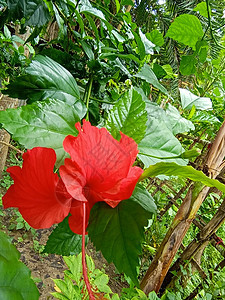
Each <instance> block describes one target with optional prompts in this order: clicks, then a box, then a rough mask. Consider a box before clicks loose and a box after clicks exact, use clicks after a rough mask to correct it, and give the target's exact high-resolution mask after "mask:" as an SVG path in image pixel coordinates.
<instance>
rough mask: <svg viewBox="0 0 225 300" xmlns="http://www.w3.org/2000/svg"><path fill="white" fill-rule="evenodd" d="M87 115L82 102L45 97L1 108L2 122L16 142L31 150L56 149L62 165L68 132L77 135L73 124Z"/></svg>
mask: <svg viewBox="0 0 225 300" xmlns="http://www.w3.org/2000/svg"><path fill="white" fill-rule="evenodd" d="M84 114H85V109H84V108H83V105H82V103H81V102H80V101H77V102H76V103H75V104H74V105H72V106H71V105H68V104H66V103H64V102H62V101H59V100H46V101H43V102H35V103H33V104H31V105H26V106H23V107H20V108H18V109H7V110H6V111H0V122H1V123H2V125H3V127H4V128H5V129H6V130H7V131H9V132H10V133H11V134H12V135H13V138H14V139H15V140H16V141H18V142H19V143H20V144H22V145H24V146H25V147H26V148H28V149H30V148H33V147H37V146H39V147H49V148H53V149H54V150H55V151H56V154H57V165H60V164H62V163H63V160H64V158H65V156H66V153H65V151H64V149H63V145H62V143H63V140H64V138H65V137H66V136H67V135H69V134H71V135H77V130H76V129H75V127H74V125H75V123H76V122H79V121H80V119H81V118H82V117H83V116H84Z"/></svg>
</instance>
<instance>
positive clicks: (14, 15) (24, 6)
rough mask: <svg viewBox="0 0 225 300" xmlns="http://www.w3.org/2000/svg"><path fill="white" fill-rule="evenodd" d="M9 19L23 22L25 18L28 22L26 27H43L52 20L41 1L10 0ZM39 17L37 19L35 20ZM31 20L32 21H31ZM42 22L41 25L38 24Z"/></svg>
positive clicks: (8, 4) (8, 3)
mask: <svg viewBox="0 0 225 300" xmlns="http://www.w3.org/2000/svg"><path fill="white" fill-rule="evenodd" d="M7 6H8V19H9V20H10V21H13V20H17V19H18V20H21V19H23V18H25V19H26V20H28V23H29V24H28V23H26V25H33V26H36V25H38V26H42V25H43V24H46V22H48V21H49V19H50V14H49V12H48V9H47V6H46V4H45V3H44V2H43V1H41V0H32V1H28V0H8V1H7ZM34 16H36V17H37V19H35V18H34ZM30 18H31V20H29V19H30ZM38 22H40V23H38Z"/></svg>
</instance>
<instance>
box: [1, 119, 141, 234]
mask: <svg viewBox="0 0 225 300" xmlns="http://www.w3.org/2000/svg"><path fill="white" fill-rule="evenodd" d="M75 126H76V128H77V130H78V131H79V134H78V136H77V137H74V136H67V137H66V138H65V140H64V142H63V146H64V149H65V151H66V152H68V153H69V154H70V158H66V159H65V163H64V165H63V166H61V167H60V168H59V173H60V177H61V178H59V176H58V175H57V174H55V173H53V169H54V165H55V161H56V154H55V151H54V150H53V149H48V148H41V147H36V148H33V149H32V150H28V151H27V152H26V153H25V154H24V155H23V166H22V168H20V167H18V166H14V167H10V168H8V170H7V172H9V173H10V175H11V177H12V179H13V180H14V184H13V185H12V186H11V187H10V188H9V190H8V191H7V193H6V194H5V196H4V197H3V205H4V208H8V207H18V208H19V211H20V213H21V214H22V216H23V218H24V219H25V220H26V221H27V222H28V223H29V224H30V226H31V227H33V228H48V227H50V226H52V225H53V224H55V223H59V222H61V221H62V220H63V219H64V218H65V217H66V216H67V215H68V214H69V213H70V214H71V216H70V217H69V225H70V228H71V230H72V231H74V232H75V233H77V234H82V228H83V216H84V211H83V207H84V206H83V204H84V203H85V208H86V212H85V214H86V218H85V219H86V224H85V226H86V227H87V224H88V219H89V214H90V210H91V208H92V206H93V205H94V204H95V203H96V202H99V201H105V202H106V203H107V204H108V205H110V206H111V207H113V208H114V207H116V206H117V205H118V203H119V202H120V201H121V200H124V199H128V198H129V197H130V196H131V195H132V192H133V190H134V188H135V185H136V183H137V181H138V179H139V177H140V175H141V174H142V172H143V170H142V169H141V168H139V167H132V165H133V163H134V161H135V159H136V156H137V153H138V150H137V144H136V143H135V141H134V140H133V139H131V138H129V137H127V136H126V135H124V134H123V133H121V139H120V141H117V140H115V139H114V138H113V137H112V136H111V135H110V133H109V132H108V131H107V130H106V129H105V128H101V129H99V128H97V127H94V126H91V124H90V122H88V121H84V122H83V127H82V128H81V125H80V123H77V124H76V125H75Z"/></svg>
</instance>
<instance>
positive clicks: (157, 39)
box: [146, 29, 164, 47]
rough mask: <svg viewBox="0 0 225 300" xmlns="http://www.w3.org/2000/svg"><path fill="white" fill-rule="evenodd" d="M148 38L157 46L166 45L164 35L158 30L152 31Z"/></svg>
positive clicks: (147, 35)
mask: <svg viewBox="0 0 225 300" xmlns="http://www.w3.org/2000/svg"><path fill="white" fill-rule="evenodd" d="M146 37H147V38H148V39H149V40H150V41H151V42H152V43H153V44H155V45H156V46H159V47H161V46H162V45H163V44H164V39H163V35H162V33H161V32H159V31H158V30H157V29H155V30H152V31H151V32H149V33H146Z"/></svg>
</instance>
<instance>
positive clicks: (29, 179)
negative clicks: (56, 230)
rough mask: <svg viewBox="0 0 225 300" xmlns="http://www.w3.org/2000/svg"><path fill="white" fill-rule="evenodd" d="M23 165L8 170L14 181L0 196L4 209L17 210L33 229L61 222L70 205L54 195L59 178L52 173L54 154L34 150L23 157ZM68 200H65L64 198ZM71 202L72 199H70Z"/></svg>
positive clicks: (45, 150)
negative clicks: (16, 208)
mask: <svg viewBox="0 0 225 300" xmlns="http://www.w3.org/2000/svg"><path fill="white" fill-rule="evenodd" d="M23 160H24V161H23V166H22V169H21V168H20V167H11V168H9V169H8V170H7V172H9V173H10V175H11V177H12V178H13V180H14V184H13V185H12V186H11V187H10V188H9V190H8V191H7V193H6V194H5V196H4V197H3V205H4V208H8V207H18V208H19V211H20V212H21V214H22V216H23V218H24V219H25V220H26V221H27V222H28V223H29V224H30V226H32V227H34V228H48V227H50V226H52V225H53V224H54V223H59V222H61V221H62V220H63V219H64V218H65V217H66V216H67V215H68V213H69V210H70V206H68V205H67V204H66V205H62V202H63V201H58V198H57V196H56V186H57V184H58V181H59V178H58V175H57V174H54V173H53V168H54V164H55V161H56V155H55V151H54V150H53V149H48V148H40V147H37V148H33V149H32V150H28V151H27V152H26V153H24V155H23ZM65 201H68V198H65ZM70 201H71V200H70Z"/></svg>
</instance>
